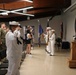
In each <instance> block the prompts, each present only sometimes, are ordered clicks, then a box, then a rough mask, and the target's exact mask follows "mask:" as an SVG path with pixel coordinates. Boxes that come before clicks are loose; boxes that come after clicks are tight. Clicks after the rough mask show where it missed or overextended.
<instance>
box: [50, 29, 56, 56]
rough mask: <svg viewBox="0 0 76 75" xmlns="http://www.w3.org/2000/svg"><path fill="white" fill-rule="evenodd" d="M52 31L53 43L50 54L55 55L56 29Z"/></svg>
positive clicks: (51, 39)
mask: <svg viewBox="0 0 76 75" xmlns="http://www.w3.org/2000/svg"><path fill="white" fill-rule="evenodd" d="M51 31H52V35H51V37H50V43H51V54H50V55H54V50H55V30H53V29H52V30H51Z"/></svg>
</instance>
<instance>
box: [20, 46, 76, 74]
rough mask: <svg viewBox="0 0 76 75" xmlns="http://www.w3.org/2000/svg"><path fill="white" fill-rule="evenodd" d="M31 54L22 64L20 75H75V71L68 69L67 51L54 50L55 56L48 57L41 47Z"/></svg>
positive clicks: (68, 54) (68, 53)
mask: <svg viewBox="0 0 76 75" xmlns="http://www.w3.org/2000/svg"><path fill="white" fill-rule="evenodd" d="M31 53H32V57H31V56H26V58H25V60H24V62H23V63H22V65H21V68H20V75H76V69H71V68H69V67H68V58H69V56H70V52H69V51H66V50H55V56H49V55H48V54H47V53H46V52H45V47H44V46H42V47H40V48H39V47H35V48H34V50H32V51H31Z"/></svg>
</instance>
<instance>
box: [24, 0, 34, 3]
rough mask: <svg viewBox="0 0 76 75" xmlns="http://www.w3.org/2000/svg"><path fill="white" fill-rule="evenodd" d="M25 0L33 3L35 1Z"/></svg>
mask: <svg viewBox="0 0 76 75" xmlns="http://www.w3.org/2000/svg"><path fill="white" fill-rule="evenodd" d="M25 1H27V2H30V3H33V1H31V0H25Z"/></svg>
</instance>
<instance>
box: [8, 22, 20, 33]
mask: <svg viewBox="0 0 76 75" xmlns="http://www.w3.org/2000/svg"><path fill="white" fill-rule="evenodd" d="M18 24H19V22H16V21H12V22H9V25H10V30H12V32H13V31H15V30H16V29H17V28H18Z"/></svg>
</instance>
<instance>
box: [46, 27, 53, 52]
mask: <svg viewBox="0 0 76 75" xmlns="http://www.w3.org/2000/svg"><path fill="white" fill-rule="evenodd" d="M46 30H47V36H46V43H47V46H46V50H47V52H48V53H51V43H50V40H49V38H50V37H51V34H52V33H51V27H47V29H46Z"/></svg>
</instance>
